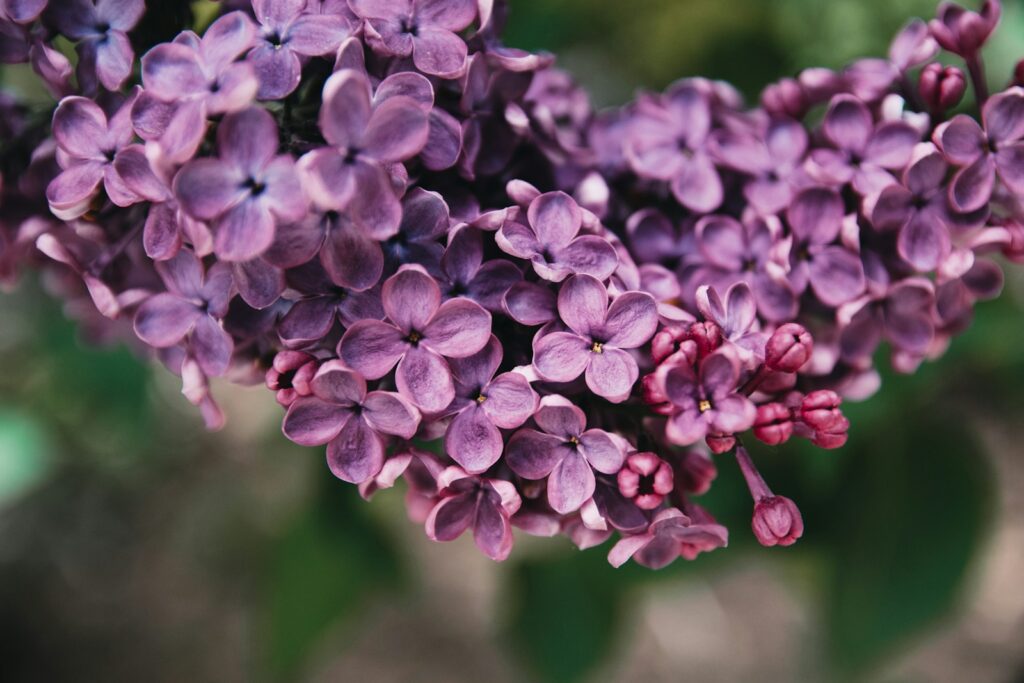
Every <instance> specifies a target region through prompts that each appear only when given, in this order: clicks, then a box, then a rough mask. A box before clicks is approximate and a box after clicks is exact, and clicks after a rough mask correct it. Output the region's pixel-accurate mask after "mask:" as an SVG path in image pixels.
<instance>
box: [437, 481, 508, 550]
mask: <svg viewBox="0 0 1024 683" xmlns="http://www.w3.org/2000/svg"><path fill="white" fill-rule="evenodd" d="M437 484H438V488H439V489H440V491H441V494H440V498H441V499H440V500H439V501H438V502H437V504H436V505H434V507H433V509H431V511H430V515H429V516H428V517H427V522H426V530H427V537H428V538H430V539H431V540H434V541H454V540H455V539H456V538H458V537H459V536H461V535H462V534H463V532H464V531H466V530H467V529H470V528H472V529H473V540H474V541H475V542H476V545H477V547H478V548H480V550H481V551H482V552H483V553H484V554H485V555H487V557H489V558H491V559H492V560H498V561H501V560H504V559H505V558H507V557H508V555H509V553H510V552H511V551H512V524H511V522H510V518H511V517H512V515H514V514H515V513H516V511H517V510H518V509H519V506H520V505H521V504H522V499H521V498H520V497H519V494H518V492H517V491H516V487H515V486H514V485H513V484H512V483H511V482H509V481H505V480H503V479H487V478H484V477H479V476H474V475H471V474H467V473H466V472H464V471H462V470H461V469H459V468H458V467H449V468H448V469H446V470H445V471H444V472H442V473H441V474H440V476H438V479H437Z"/></svg>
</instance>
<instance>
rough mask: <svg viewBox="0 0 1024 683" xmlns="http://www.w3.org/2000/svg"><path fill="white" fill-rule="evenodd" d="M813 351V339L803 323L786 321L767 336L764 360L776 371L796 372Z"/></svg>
mask: <svg viewBox="0 0 1024 683" xmlns="http://www.w3.org/2000/svg"><path fill="white" fill-rule="evenodd" d="M812 351H814V340H813V339H811V334H810V333H809V332H808V331H807V330H806V329H805V328H804V326H803V325H798V324H797V323H786V324H785V325H781V326H779V328H778V329H777V330H775V332H774V333H773V334H772V336H771V337H769V338H768V343H767V344H766V345H765V349H764V362H765V365H767V366H768V368H769V369H770V370H775V371H776V372H796V371H797V370H799V369H800V368H802V367H803V366H804V364H805V363H807V361H808V360H810V358H811V352H812Z"/></svg>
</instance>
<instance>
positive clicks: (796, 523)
mask: <svg viewBox="0 0 1024 683" xmlns="http://www.w3.org/2000/svg"><path fill="white" fill-rule="evenodd" d="M750 526H751V528H753V530H754V536H756V537H757V540H758V542H759V543H760V544H761V545H763V546H766V547H771V546H775V545H793V544H794V543H796V540H797V539H798V538H800V537H801V536H802V535H803V533H804V520H803V518H802V517H801V516H800V510H799V509H798V508H797V506H796V503H794V502H793V501H792V500H790V499H789V498H786V497H785V496H770V497H768V498H764V499H762V500H760V501H758V502H757V503H755V504H754V518H753V520H752V521H751V524H750Z"/></svg>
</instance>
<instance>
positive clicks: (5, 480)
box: [0, 408, 53, 507]
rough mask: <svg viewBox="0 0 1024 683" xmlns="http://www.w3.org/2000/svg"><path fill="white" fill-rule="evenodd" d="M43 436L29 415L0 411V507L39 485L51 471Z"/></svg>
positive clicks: (48, 450)
mask: <svg viewBox="0 0 1024 683" xmlns="http://www.w3.org/2000/svg"><path fill="white" fill-rule="evenodd" d="M48 441H49V440H48V439H47V437H46V433H45V432H44V430H43V429H42V428H41V427H40V426H39V424H38V423H37V422H36V421H35V420H34V419H32V418H31V417H30V416H28V415H24V414H22V413H20V412H17V411H11V410H7V409H2V408H0V507H2V506H4V505H6V504H7V503H10V502H12V501H14V500H16V499H17V498H19V497H20V496H21V495H22V494H23V493H25V492H26V491H28V490H29V489H31V488H32V487H33V486H35V485H36V484H38V483H39V482H41V481H42V480H43V479H44V478H45V477H46V475H47V474H48V473H49V472H50V470H51V469H52V464H53V462H52V458H51V453H50V444H49V443H48Z"/></svg>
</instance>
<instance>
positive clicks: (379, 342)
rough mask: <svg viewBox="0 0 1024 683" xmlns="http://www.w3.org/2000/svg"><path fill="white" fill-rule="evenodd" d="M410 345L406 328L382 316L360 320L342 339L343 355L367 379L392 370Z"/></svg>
mask: <svg viewBox="0 0 1024 683" xmlns="http://www.w3.org/2000/svg"><path fill="white" fill-rule="evenodd" d="M407 349H409V343H408V342H407V341H405V338H404V335H403V334H402V332H401V331H400V330H399V329H398V328H396V327H395V326H394V325H389V324H388V323H385V322H381V321H379V320H360V321H358V322H356V323H355V324H354V325H352V326H351V327H349V328H348V330H346V331H345V334H344V336H343V337H342V338H341V341H340V342H339V343H338V355H339V356H341V359H342V360H344V361H345V363H346V364H347V365H348V366H349V367H350V368H353V369H355V370H356V371H357V372H358V373H359V374H361V375H362V376H363V377H365V378H366V379H380V378H381V377H383V376H384V375H386V374H388V372H390V371H391V368H393V367H394V366H395V363H397V362H398V361H399V359H401V358H402V355H403V354H404V353H406V351H407ZM449 400H450V399H449ZM442 407H443V406H442Z"/></svg>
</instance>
